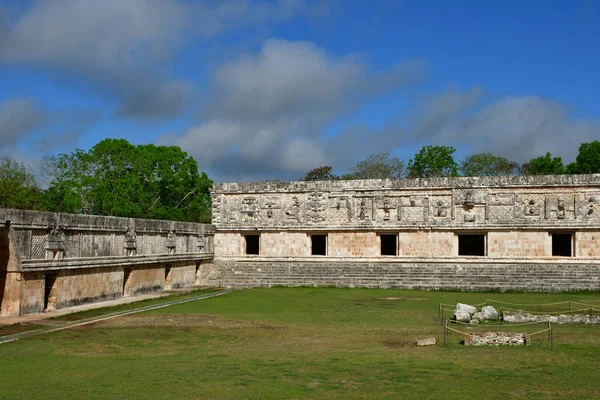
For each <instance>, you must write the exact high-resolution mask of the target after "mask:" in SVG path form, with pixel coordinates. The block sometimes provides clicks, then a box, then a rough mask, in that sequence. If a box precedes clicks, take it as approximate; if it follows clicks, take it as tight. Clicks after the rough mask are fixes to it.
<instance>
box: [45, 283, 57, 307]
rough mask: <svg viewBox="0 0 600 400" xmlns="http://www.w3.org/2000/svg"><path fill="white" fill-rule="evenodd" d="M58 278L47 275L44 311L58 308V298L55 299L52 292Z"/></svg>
mask: <svg viewBox="0 0 600 400" xmlns="http://www.w3.org/2000/svg"><path fill="white" fill-rule="evenodd" d="M57 277H58V275H57V274H46V279H45V283H44V285H45V287H44V310H47V309H54V308H55V307H56V298H55V297H54V294H53V293H52V290H53V289H54V285H55V284H56V278H57Z"/></svg>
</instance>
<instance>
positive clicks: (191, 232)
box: [0, 209, 214, 316]
mask: <svg viewBox="0 0 600 400" xmlns="http://www.w3.org/2000/svg"><path fill="white" fill-rule="evenodd" d="M0 226H1V227H2V228H1V231H0V316H8V315H21V314H28V313H35V312H42V311H44V310H47V309H52V308H63V307H69V306H73V305H78V304H84V303H90V302H96V301H102V300H108V299H114V298H118V297H122V296H135V295H138V294H141V293H147V292H152V291H158V290H165V289H175V288H180V287H187V286H193V285H196V284H197V283H198V282H204V281H205V280H206V278H204V277H203V276H199V275H201V274H210V273H211V270H212V265H213V264H212V258H213V254H214V250H213V248H214V229H213V227H212V226H211V225H206V224H196V223H189V222H172V221H157V220H142V219H133V218H117V217H101V216H92V215H74V214H54V213H45V212H36V211H23V210H11V209H3V210H0Z"/></svg>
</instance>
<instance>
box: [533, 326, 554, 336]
mask: <svg viewBox="0 0 600 400" xmlns="http://www.w3.org/2000/svg"><path fill="white" fill-rule="evenodd" d="M550 329H551V328H546V329H544V330H543V331H538V332H535V333H529V334H528V335H529V336H530V337H531V336H535V335H538V334H540V333H544V332H548V331H549V330H550Z"/></svg>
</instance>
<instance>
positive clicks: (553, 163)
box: [528, 153, 565, 175]
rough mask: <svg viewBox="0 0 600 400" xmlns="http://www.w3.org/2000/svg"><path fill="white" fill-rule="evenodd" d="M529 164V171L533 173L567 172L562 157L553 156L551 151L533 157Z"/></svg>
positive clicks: (552, 173)
mask: <svg viewBox="0 0 600 400" xmlns="http://www.w3.org/2000/svg"><path fill="white" fill-rule="evenodd" d="M528 165H529V166H528V172H529V174H531V175H558V174H564V173H565V166H564V164H563V162H562V158H560V157H552V154H550V153H546V155H544V156H539V157H536V158H532V159H531V160H530V161H529V163H528Z"/></svg>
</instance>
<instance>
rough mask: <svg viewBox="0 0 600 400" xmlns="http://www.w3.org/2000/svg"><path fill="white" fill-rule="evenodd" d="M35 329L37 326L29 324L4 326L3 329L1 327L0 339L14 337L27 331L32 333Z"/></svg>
mask: <svg viewBox="0 0 600 400" xmlns="http://www.w3.org/2000/svg"><path fill="white" fill-rule="evenodd" d="M33 329H36V326H35V325H34V324H32V323H29V322H24V323H21V324H14V325H8V326H3V327H0V337H1V336H8V335H13V334H15V333H21V332H27V331H30V330H33Z"/></svg>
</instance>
